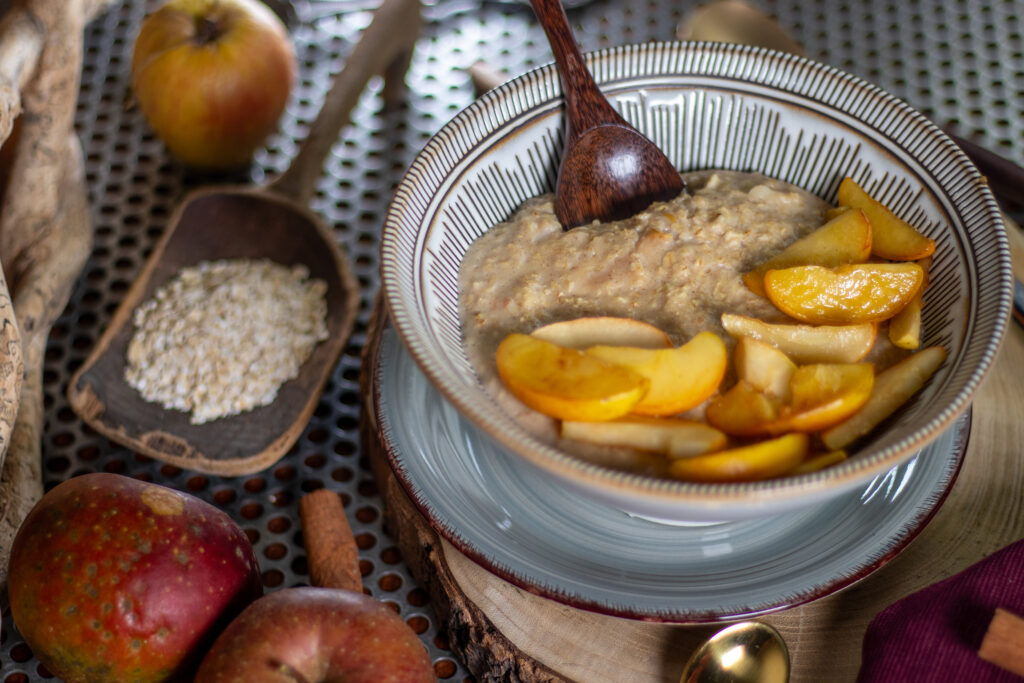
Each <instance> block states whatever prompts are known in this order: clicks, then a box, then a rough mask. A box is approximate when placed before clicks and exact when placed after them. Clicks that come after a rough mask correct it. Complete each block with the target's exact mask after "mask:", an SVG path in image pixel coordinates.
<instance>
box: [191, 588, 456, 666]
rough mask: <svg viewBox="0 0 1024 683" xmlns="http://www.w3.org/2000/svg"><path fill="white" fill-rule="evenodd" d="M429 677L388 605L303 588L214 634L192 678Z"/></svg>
mask: <svg viewBox="0 0 1024 683" xmlns="http://www.w3.org/2000/svg"><path fill="white" fill-rule="evenodd" d="M434 680H436V677H435V675H434V669H433V666H432V665H431V662H430V657H429V656H428V654H427V651H426V649H425V648H424V647H423V643H421V642H420V640H419V637H418V636H417V635H416V633H415V631H413V630H412V629H411V628H410V627H409V625H408V624H406V623H405V622H404V621H402V619H401V617H399V616H398V615H397V614H396V613H395V612H394V611H393V610H392V609H391V608H390V607H388V606H387V604H385V603H383V602H380V601H378V600H374V599H373V598H371V597H370V596H368V595H364V594H362V593H356V592H355V591H350V590H344V589H339V588H319V587H308V586H304V587H297V588H285V589H283V590H279V591H276V592H274V593H270V594H268V595H266V596H264V597H262V598H260V599H259V600H257V601H256V602H254V603H252V604H251V605H249V607H247V608H246V609H245V611H243V612H242V613H241V614H240V615H238V617H237V618H236V619H235V620H234V621H232V622H231V624H230V625H229V626H228V627H227V628H226V629H225V630H224V632H223V633H222V634H221V635H220V637H219V638H217V641H216V642H215V643H214V644H213V647H211V648H210V651H209V652H208V653H207V654H206V657H205V658H204V659H203V662H202V664H201V665H200V667H199V671H198V673H197V674H196V677H195V683H256V682H257V681H307V682H308V683H321V682H327V681H345V683H431V682H432V681H434Z"/></svg>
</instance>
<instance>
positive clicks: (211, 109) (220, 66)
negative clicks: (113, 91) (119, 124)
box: [132, 0, 297, 169]
mask: <svg viewBox="0 0 1024 683" xmlns="http://www.w3.org/2000/svg"><path fill="white" fill-rule="evenodd" d="M296 71H297V67H296V63H295V50H294V47H293V45H292V42H291V38H290V37H289V35H288V31H287V29H286V28H285V26H284V24H283V23H282V22H281V20H280V19H279V18H278V17H277V15H276V14H274V13H273V12H272V11H271V10H270V9H269V8H268V7H267V6H266V5H264V4H263V3H261V2H259V0H169V2H167V3H166V4H164V5H163V6H162V7H160V9H158V10H157V11H156V12H154V13H153V14H151V15H149V16H148V17H146V19H145V20H144V21H143V23H142V27H141V28H140V30H139V34H138V36H137V37H136V40H135V50H134V53H133V55H132V89H133V90H134V93H135V99H136V101H137V102H138V104H139V107H140V108H141V109H142V112H143V114H144V115H145V117H146V119H147V120H148V121H149V124H150V126H152V128H153V130H154V131H155V132H156V134H157V135H158V136H159V137H160V138H161V139H162V140H163V141H164V143H165V144H166V145H167V148H168V149H169V150H170V151H171V153H172V154H174V155H175V156H177V157H178V158H179V159H181V160H182V161H183V162H185V163H186V164H189V165H191V166H195V167H198V168H206V169H226V168H232V167H238V166H242V165H244V164H246V163H247V162H248V161H249V160H250V159H251V157H252V153H253V151H255V150H256V149H257V148H258V147H260V146H261V145H262V144H263V143H264V141H265V140H266V138H267V136H268V135H270V134H271V133H272V132H274V130H275V129H276V128H277V124H278V120H279V119H280V118H281V114H282V112H284V108H285V104H286V103H287V101H288V96H289V94H290V92H291V88H292V84H293V83H294V81H295V75H296Z"/></svg>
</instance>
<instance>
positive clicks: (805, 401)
mask: <svg viewBox="0 0 1024 683" xmlns="http://www.w3.org/2000/svg"><path fill="white" fill-rule="evenodd" d="M873 382H874V371H873V370H872V368H871V365H870V364H868V363H857V364H815V365H804V366H801V367H798V368H797V369H796V370H795V371H794V372H793V375H792V378H791V380H790V386H789V394H790V396H791V398H790V400H789V401H788V402H786V403H783V402H782V401H780V400H779V399H778V398H776V397H774V396H771V395H769V394H766V393H764V392H762V391H758V390H757V389H756V388H754V387H753V386H752V385H751V384H750V383H749V382H746V381H742V380H741V381H739V382H737V383H736V384H735V385H733V387H732V388H731V389H729V391H727V392H726V393H724V394H722V395H721V396H719V397H718V398H716V399H715V400H713V401H712V402H711V403H710V404H708V408H707V411H706V413H705V417H706V418H707V420H708V422H709V423H711V425H713V426H714V427H716V428H717V429H720V430H722V431H723V432H725V433H726V434H732V435H733V436H769V435H777V434H785V433H787V432H818V431H821V430H823V429H827V428H829V427H831V426H833V425H835V424H837V423H838V422H841V421H842V420H845V419H846V418H847V417H849V416H850V415H852V414H853V413H855V412H856V411H857V410H859V409H860V408H861V406H863V405H864V404H865V403H866V402H867V400H868V398H869V397H870V396H871V387H872V384H873Z"/></svg>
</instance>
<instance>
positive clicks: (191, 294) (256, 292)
mask: <svg viewBox="0 0 1024 683" xmlns="http://www.w3.org/2000/svg"><path fill="white" fill-rule="evenodd" d="M326 291H327V284H326V283H325V282H324V281H323V280H317V279H313V280H310V279H309V271H308V269H307V268H306V267H305V266H300V265H297V266H292V267H288V266H283V265H280V264H277V263H274V262H272V261H269V260H266V259H263V260H246V259H236V260H220V261H204V262H202V263H200V264H198V265H196V266H192V267H189V268H184V269H182V270H181V271H180V272H179V273H178V274H177V275H176V276H175V277H174V278H173V279H172V280H171V281H170V282H168V283H167V284H166V285H164V286H163V287H161V288H160V289H159V290H158V291H157V292H156V294H155V295H154V296H153V298H152V299H150V300H149V301H147V302H145V303H144V304H142V305H141V306H139V307H138V308H137V309H136V310H135V313H134V317H133V322H134V324H135V331H134V334H133V336H132V339H131V341H130V342H129V344H128V351H127V365H126V367H125V379H126V380H127V381H128V383H129V384H130V385H131V386H132V387H134V388H135V389H137V390H138V391H139V392H140V393H141V394H142V396H143V398H145V399H146V400H147V401H152V402H156V403H160V404H161V405H162V406H163V407H164V408H171V409H177V410H183V411H186V412H189V413H190V421H191V422H192V423H193V424H202V423H205V422H208V421H210V420H215V419H217V418H220V417H225V416H228V415H236V414H238V413H241V412H244V411H247V410H252V409H253V408H257V407H259V406H265V405H268V404H269V403H271V402H272V401H273V400H274V398H275V397H276V396H277V392H278V390H279V389H280V387H281V385H282V384H284V383H285V382H286V381H287V380H289V379H292V378H294V377H296V376H298V374H299V368H300V367H301V366H302V363H303V362H305V360H306V359H307V358H308V357H309V355H310V354H311V353H312V351H313V348H314V347H315V346H316V345H317V343H319V342H320V341H322V340H324V339H326V338H327V325H326V322H325V321H326V317H327V303H326V300H325V298H324V294H325V293H326Z"/></svg>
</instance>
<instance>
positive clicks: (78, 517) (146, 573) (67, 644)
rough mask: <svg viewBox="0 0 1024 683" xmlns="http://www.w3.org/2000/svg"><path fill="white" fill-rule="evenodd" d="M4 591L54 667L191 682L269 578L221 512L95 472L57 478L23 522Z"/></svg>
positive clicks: (68, 673)
mask: <svg viewBox="0 0 1024 683" xmlns="http://www.w3.org/2000/svg"><path fill="white" fill-rule="evenodd" d="M8 591H9V594H10V601H11V612H12V615H13V617H14V623H15V625H16V626H17V628H18V630H19V632H20V633H21V635H22V637H23V638H24V639H25V642H26V643H27V644H28V645H29V647H30V648H32V652H33V653H35V655H36V656H37V657H38V658H39V661H40V662H42V663H43V664H44V665H45V666H46V668H47V669H49V670H50V671H51V672H53V673H54V674H55V675H57V676H59V677H61V678H63V679H65V680H67V681H71V682H76V681H81V682H92V681H126V682H127V681H147V682H149V681H165V680H171V679H174V680H179V679H187V678H188V677H189V675H190V674H191V673H193V672H194V671H195V667H196V666H198V664H199V661H200V660H201V659H202V657H203V655H204V654H205V652H206V650H207V649H208V648H209V646H210V644H211V643H212V642H213V640H214V639H215V638H216V637H217V635H218V634H219V633H220V631H221V630H222V629H223V628H224V627H225V626H226V625H227V624H228V622H230V621H231V619H232V618H234V617H235V616H236V615H237V614H238V613H239V612H241V611H242V609H243V608H245V607H246V606H247V605H248V604H249V603H250V602H252V601H253V600H255V599H256V598H258V597H259V596H260V595H262V593H263V585H262V582H261V581H260V572H259V565H258V563H257V561H256V556H255V554H254V553H253V549H252V546H251V544H250V543H249V539H248V538H247V537H246V535H245V533H244V532H243V531H242V530H241V529H240V528H239V527H238V525H236V524H235V523H234V521H232V519H231V518H230V517H229V516H228V515H227V514H225V513H224V512H223V511H221V510H219V509H217V508H215V507H214V506H212V505H210V504H208V503H206V502H204V501H202V500H200V499H198V498H196V497H195V496H192V495H189V494H186V493H181V492H179V491H175V490H173V489H170V488H167V487H164V486H159V485H157V484H150V483H146V482H142V481H138V480H136V479H132V478H130V477H125V476H121V475H117V474H106V473H96V474H86V475H82V476H78V477H74V478H72V479H69V480H68V481H66V482H63V483H61V484H59V485H58V486H56V487H55V488H53V489H52V490H50V491H49V492H48V493H46V495H44V496H43V497H42V499H40V501H39V502H38V503H37V504H36V505H35V507H34V508H33V509H32V511H31V512H30V513H29V515H28V516H27V517H26V518H25V521H24V522H23V523H22V525H21V527H20V528H19V529H18V533H17V535H16V537H15V539H14V544H13V546H12V548H11V561H10V571H9V575H8Z"/></svg>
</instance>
